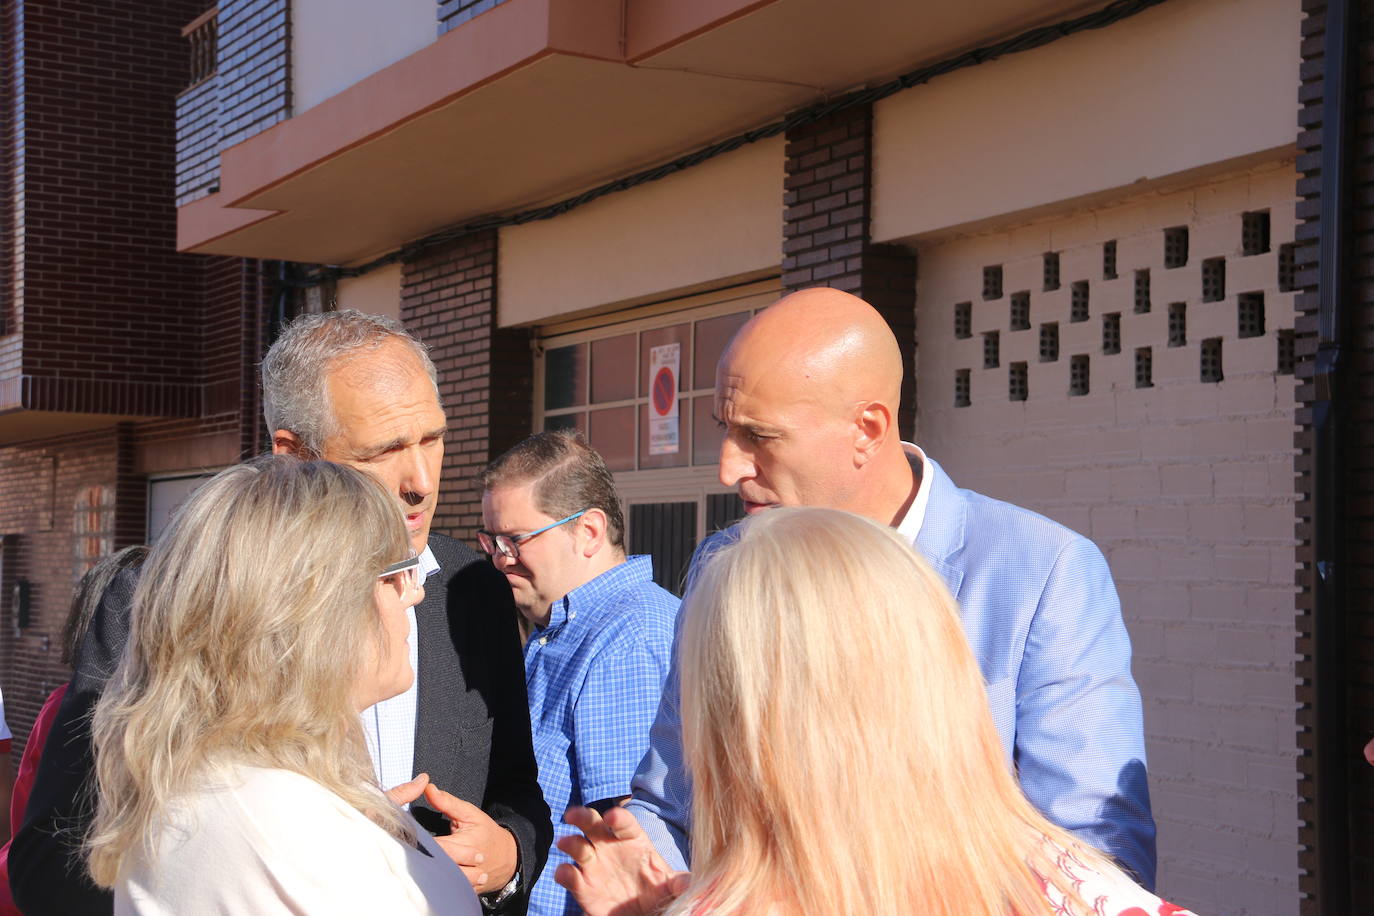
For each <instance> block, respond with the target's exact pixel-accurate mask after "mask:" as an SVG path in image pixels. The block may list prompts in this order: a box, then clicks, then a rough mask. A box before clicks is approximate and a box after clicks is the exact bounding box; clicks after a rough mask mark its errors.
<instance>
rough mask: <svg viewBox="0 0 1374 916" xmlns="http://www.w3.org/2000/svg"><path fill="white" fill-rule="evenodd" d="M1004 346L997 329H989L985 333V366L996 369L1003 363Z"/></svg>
mask: <svg viewBox="0 0 1374 916" xmlns="http://www.w3.org/2000/svg"><path fill="white" fill-rule="evenodd" d="M1001 361H1002V346H1001V338H1000V335H999V334H998V333H997V332H996V331H987V332H985V333H984V334H983V368H984V369H996V368H997V367H998V366H999V365H1001Z"/></svg>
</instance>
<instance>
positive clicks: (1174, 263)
mask: <svg viewBox="0 0 1374 916" xmlns="http://www.w3.org/2000/svg"><path fill="white" fill-rule="evenodd" d="M1187 263H1188V227H1187V226H1173V227H1171V228H1169V229H1165V230H1164V266H1165V268H1166V269H1169V270H1172V269H1174V268H1176V267H1182V266H1184V265H1185V264H1187Z"/></svg>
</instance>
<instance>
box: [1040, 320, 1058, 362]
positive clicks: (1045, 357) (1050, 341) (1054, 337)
mask: <svg viewBox="0 0 1374 916" xmlns="http://www.w3.org/2000/svg"><path fill="white" fill-rule="evenodd" d="M1057 359H1059V322H1057V321H1050V322H1046V323H1045V324H1042V325H1040V362H1042V363H1052V362H1054V361H1055V360H1057Z"/></svg>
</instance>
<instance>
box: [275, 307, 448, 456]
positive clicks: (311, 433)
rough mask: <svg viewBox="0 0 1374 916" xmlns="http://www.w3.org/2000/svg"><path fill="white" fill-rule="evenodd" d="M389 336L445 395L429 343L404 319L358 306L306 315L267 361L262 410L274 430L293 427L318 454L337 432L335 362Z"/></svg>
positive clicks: (370, 348)
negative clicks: (331, 381) (332, 388)
mask: <svg viewBox="0 0 1374 916" xmlns="http://www.w3.org/2000/svg"><path fill="white" fill-rule="evenodd" d="M389 340H399V341H402V342H404V343H405V344H406V345H407V346H408V347H410V349H411V351H412V352H413V353H414V354H415V358H416V359H418V360H419V361H420V365H422V366H424V369H425V374H427V375H428V376H429V381H430V384H431V385H433V386H434V398H435V400H436V401H437V400H439V380H438V376H437V375H436V373H435V371H434V363H433V362H432V361H430V358H429V348H428V347H426V346H425V345H424V344H423V343H421V342H420V341H419V340H417V339H416V338H415V337H414V336H412V335H411V333H410V332H409V331H407V330H406V329H405V327H404V326H403V325H402V324H401V323H400V322H399V321H396V320H395V319H393V318H388V317H386V316H385V315H367V314H364V313H363V312H359V311H357V310H356V309H344V310H342V311H338V312H322V313H318V314H307V315H301V316H299V317H297V318H295V319H293V320H292V321H291V322H290V323H289V324H287V325H286V326H285V327H284V328H282V332H281V335H280V336H278V337H277V342H276V343H274V344H272V348H271V349H270V350H268V351H267V356H266V357H265V358H264V359H263V361H262V413H263V417H264V418H265V419H266V420H267V431H268V433H269V434H271V433H273V432H275V431H276V430H279V429H285V430H288V431H290V432H293V433H295V434H296V436H297V437H299V438H300V440H301V445H302V446H304V448H305V450H306V451H307V452H309V454H310V455H311V456H315V457H318V456H319V455H320V454H321V452H320V450H321V449H322V448H323V447H324V443H325V441H326V440H328V439H329V437H330V436H332V435H333V434H334V432H335V429H334V425H335V423H334V411H333V408H332V407H331V405H330V401H329V385H328V372H329V370H330V368H332V367H331V364H332V363H333V362H334V361H335V360H339V359H344V358H351V357H353V356H357V355H359V354H363V353H368V352H370V351H373V350H376V349H377V348H379V347H381V346H382V345H383V344H385V343H386V342H387V341H389ZM440 406H441V407H442V406H443V404H442V402H441V403H440Z"/></svg>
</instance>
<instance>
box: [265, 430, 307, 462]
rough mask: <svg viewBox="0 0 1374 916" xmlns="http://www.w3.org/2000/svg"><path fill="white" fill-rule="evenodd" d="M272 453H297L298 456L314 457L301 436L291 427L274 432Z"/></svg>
mask: <svg viewBox="0 0 1374 916" xmlns="http://www.w3.org/2000/svg"><path fill="white" fill-rule="evenodd" d="M272 454H274V455H295V456H296V457H297V458H310V457H312V456H311V454H310V450H309V449H307V448H306V447H305V443H304V442H302V441H301V437H300V436H298V435H296V434H295V433H293V432H291V430H289V429H279V430H277V431H276V432H274V433H273V434H272Z"/></svg>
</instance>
